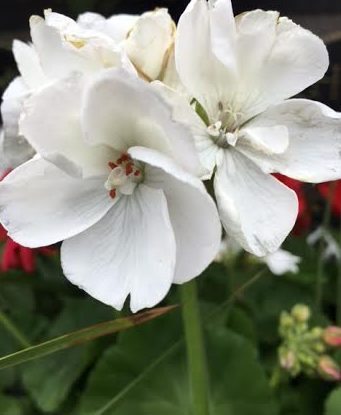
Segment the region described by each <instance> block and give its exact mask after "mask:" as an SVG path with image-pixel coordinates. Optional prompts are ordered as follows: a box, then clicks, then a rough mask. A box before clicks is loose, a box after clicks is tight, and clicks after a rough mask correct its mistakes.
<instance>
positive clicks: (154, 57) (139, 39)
mask: <svg viewBox="0 0 341 415" xmlns="http://www.w3.org/2000/svg"><path fill="white" fill-rule="evenodd" d="M174 34H175V23H174V22H173V20H172V18H171V17H170V15H169V14H168V11H167V9H156V10H155V11H152V12H146V13H143V14H142V15H141V16H140V17H139V19H138V20H137V21H136V23H135V25H134V26H133V27H132V29H131V30H130V31H129V34H128V36H127V39H126V41H125V42H124V48H125V50H126V52H127V54H128V56H129V58H130V60H131V61H132V62H133V64H134V65H135V67H136V68H137V69H138V71H139V72H140V73H141V74H142V75H144V76H145V77H146V78H147V79H149V80H155V79H157V78H158V77H159V75H160V74H161V72H162V71H163V70H164V68H165V66H166V64H167V60H168V57H169V53H170V49H171V47H172V45H173V41H174Z"/></svg>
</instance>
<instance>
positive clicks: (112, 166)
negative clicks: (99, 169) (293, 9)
mask: <svg viewBox="0 0 341 415" xmlns="http://www.w3.org/2000/svg"><path fill="white" fill-rule="evenodd" d="M108 166H109V167H110V168H111V170H114V169H115V168H116V167H117V164H115V163H113V162H112V161H109V163H108Z"/></svg>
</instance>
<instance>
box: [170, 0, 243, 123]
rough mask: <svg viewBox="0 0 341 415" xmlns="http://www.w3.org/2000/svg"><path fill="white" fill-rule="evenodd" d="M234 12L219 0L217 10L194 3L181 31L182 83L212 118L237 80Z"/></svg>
mask: <svg viewBox="0 0 341 415" xmlns="http://www.w3.org/2000/svg"><path fill="white" fill-rule="evenodd" d="M231 12H232V10H231V7H230V1H229V0H218V1H217V2H215V5H214V6H213V7H211V6H210V5H209V4H208V3H207V2H206V0H192V1H191V2H190V3H189V5H188V6H187V8H186V10H185V11H184V13H183V14H182V16H181V17H180V20H179V23H178V28H177V35H176V44H175V61H176V67H177V71H178V73H179V76H180V79H181V81H182V83H183V84H184V85H185V86H186V88H187V89H188V90H189V92H190V93H191V95H192V96H194V97H195V98H197V99H198V100H199V101H200V103H201V104H202V105H203V106H204V108H205V109H206V111H207V112H208V113H209V115H211V114H212V116H213V115H215V114H216V112H217V107H216V105H217V104H218V102H219V101H221V100H222V99H223V98H224V97H226V96H227V95H229V87H228V85H234V82H235V77H236V73H235V72H236V66H235V59H234V53H233V49H234V35H233V34H234V19H233V16H232V15H231ZM215 53H216V54H217V55H215ZM218 58H219V59H218Z"/></svg>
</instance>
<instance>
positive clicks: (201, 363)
mask: <svg viewBox="0 0 341 415" xmlns="http://www.w3.org/2000/svg"><path fill="white" fill-rule="evenodd" d="M180 292H181V303H182V316H183V323H184V331H185V340H186V348H187V359H188V370H189V378H190V387H191V398H192V405H193V414H195V415H209V388H208V372H207V362H206V351H205V345H204V339H203V333H202V326H201V320H200V310H199V302H198V294H197V286H196V280H192V281H190V282H188V283H186V284H184V285H182V286H180Z"/></svg>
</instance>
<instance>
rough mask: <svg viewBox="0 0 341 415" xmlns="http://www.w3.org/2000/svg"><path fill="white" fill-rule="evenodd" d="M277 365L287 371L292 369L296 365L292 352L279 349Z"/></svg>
mask: <svg viewBox="0 0 341 415" xmlns="http://www.w3.org/2000/svg"><path fill="white" fill-rule="evenodd" d="M279 363H280V366H281V367H282V368H283V369H285V370H287V371H290V370H291V369H293V367H294V365H295V363H296V356H295V354H294V352H293V351H292V350H287V349H281V350H280V351H279Z"/></svg>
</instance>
